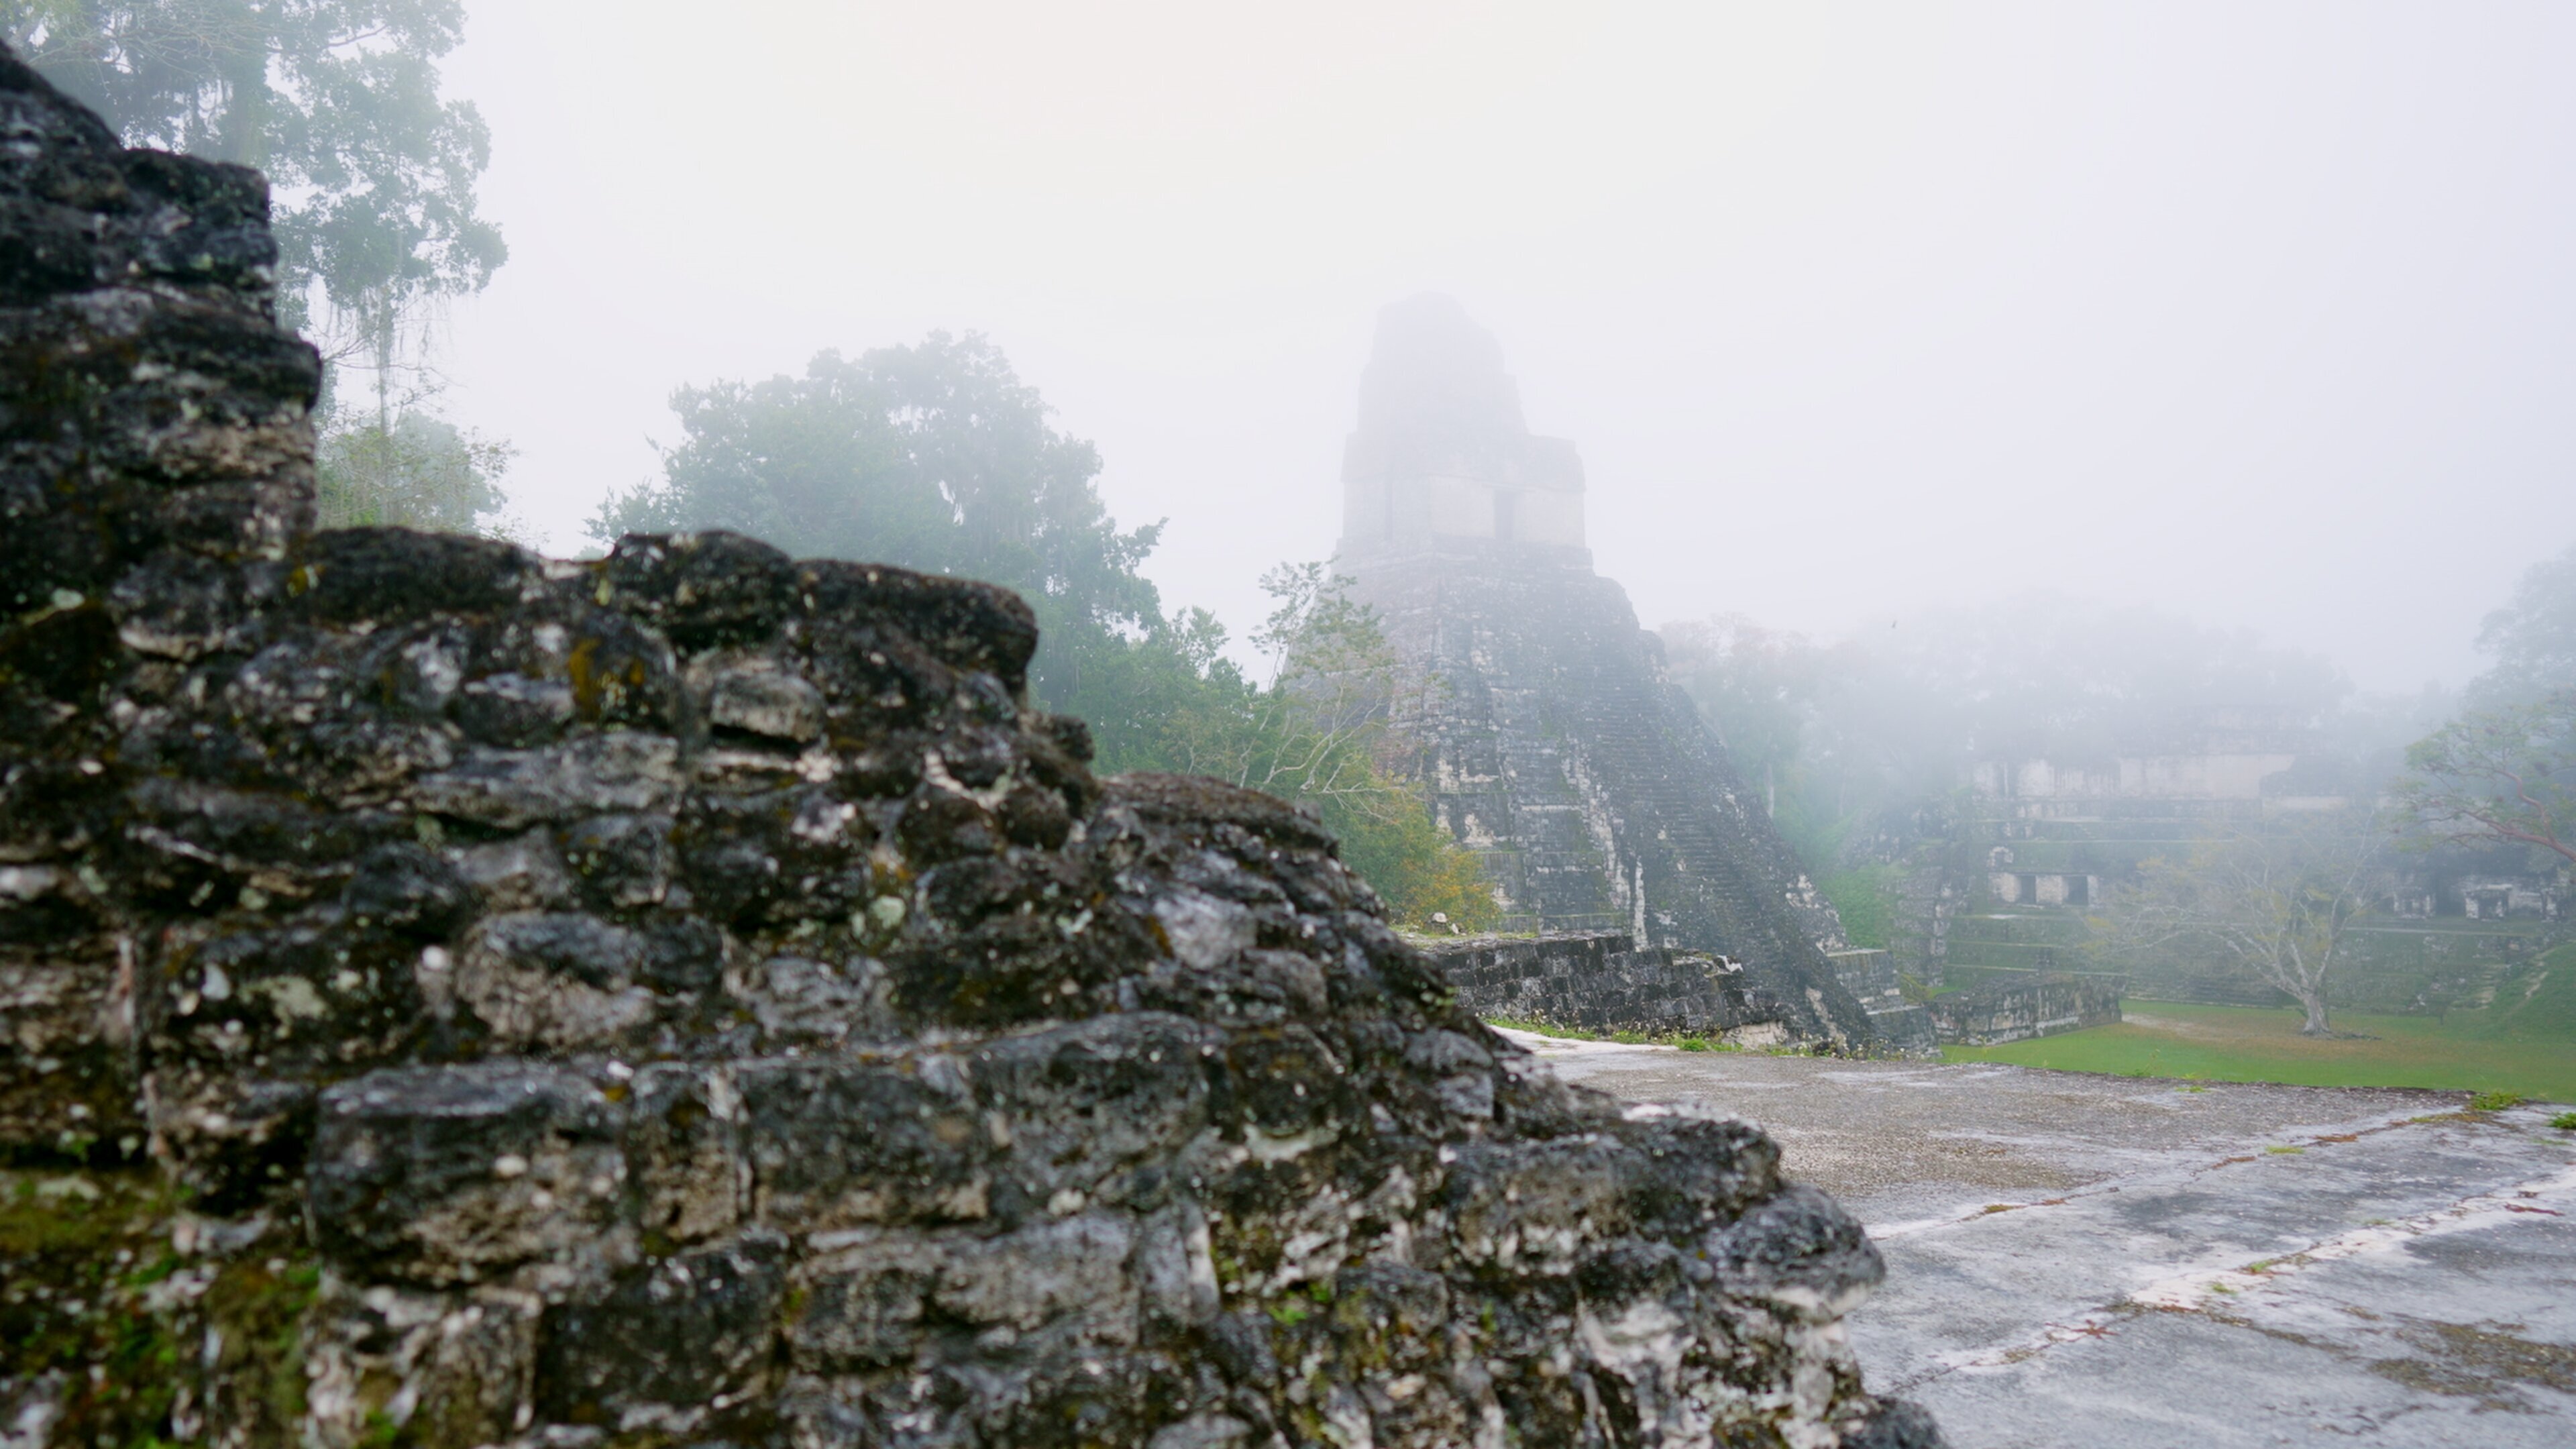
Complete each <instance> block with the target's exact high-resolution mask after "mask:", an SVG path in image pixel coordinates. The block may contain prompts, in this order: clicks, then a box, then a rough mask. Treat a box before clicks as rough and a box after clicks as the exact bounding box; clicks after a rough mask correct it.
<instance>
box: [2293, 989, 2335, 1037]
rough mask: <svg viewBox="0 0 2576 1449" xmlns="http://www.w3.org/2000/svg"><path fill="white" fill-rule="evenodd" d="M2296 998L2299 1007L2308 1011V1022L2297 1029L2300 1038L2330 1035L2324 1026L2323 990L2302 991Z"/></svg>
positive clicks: (2324, 1005)
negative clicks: (2297, 998)
mask: <svg viewBox="0 0 2576 1449" xmlns="http://www.w3.org/2000/svg"><path fill="white" fill-rule="evenodd" d="M2298 997H2299V1005H2301V1006H2304V1007H2306V1008H2307V1010H2308V1020H2307V1024H2306V1025H2304V1026H2302V1027H2300V1028H2299V1035H2301V1036H2327V1035H2330V1034H2331V1033H2330V1031H2329V1030H2328V1028H2327V1026H2326V994H2325V992H2324V991H2323V990H2315V991H2302V992H2300V993H2298Z"/></svg>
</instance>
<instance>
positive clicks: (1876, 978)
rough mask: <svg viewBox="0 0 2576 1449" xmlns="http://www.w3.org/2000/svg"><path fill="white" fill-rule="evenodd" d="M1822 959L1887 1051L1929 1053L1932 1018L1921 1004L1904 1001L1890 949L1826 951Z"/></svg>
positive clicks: (1902, 984) (1903, 991)
mask: <svg viewBox="0 0 2576 1449" xmlns="http://www.w3.org/2000/svg"><path fill="white" fill-rule="evenodd" d="M1825 959H1826V960H1828V961H1831V962H1832V963H1833V966H1834V976H1835V978H1836V979H1837V980H1839V981H1841V982H1842V984H1843V989H1844V990H1845V991H1848V992H1850V993H1851V994H1852V999H1853V1000H1855V1001H1857V1002H1859V1003H1860V1004H1861V1009H1862V1010H1863V1011H1866V1012H1868V1013H1869V1028H1870V1034H1871V1035H1872V1036H1873V1037H1874V1038H1876V1039H1877V1040H1878V1041H1879V1042H1880V1043H1881V1044H1882V1045H1883V1046H1884V1047H1885V1048H1886V1049H1888V1050H1891V1051H1901V1052H1914V1053H1929V1052H1931V1051H1932V1050H1933V1048H1934V1046H1935V1045H1936V1043H1935V1042H1934V1039H1933V1033H1932V1018H1931V1016H1930V1014H1929V1013H1927V1012H1925V1011H1924V1009H1923V1008H1922V1006H1921V1005H1919V1004H1918V1003H1916V1002H1914V1001H1911V1000H1908V999H1907V997H1906V995H1905V985H1904V983H1903V982H1902V981H1899V980H1898V979H1897V970H1896V956H1895V953H1894V952H1891V951H1885V950H1880V949H1877V948H1874V947H1863V948H1860V949H1857V950H1850V951H1830V952H1827V953H1826V956H1825Z"/></svg>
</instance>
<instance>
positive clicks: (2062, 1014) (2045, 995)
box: [1931, 972, 2125, 1046]
mask: <svg viewBox="0 0 2576 1449" xmlns="http://www.w3.org/2000/svg"><path fill="white" fill-rule="evenodd" d="M2124 987H2125V983H2124V982H2123V981H2122V980H2121V979H2120V978H2119V977H2116V976H2071V975H2061V974H2057V973H2053V972H2052V973H2044V974H2039V975H2033V976H2025V977H2019V978H2015V979H2011V980H1996V981H1989V982H1987V983H1985V984H1984V985H1980V986H1970V987H1963V988H1961V989H1960V990H1957V991H1945V992H1943V993H1942V994H1940V995H1938V996H1935V997H1933V998H1932V1001H1931V1013H1932V1023H1933V1029H1934V1030H1935V1031H1936V1032H1938V1033H1939V1034H1940V1039H1941V1041H1942V1042H1943V1043H1944V1044H1947V1045H1955V1046H2001V1045H2002V1044H2003V1043H2005V1042H2009V1041H2023V1040H2027V1039H2028V1038H2031V1037H2035V1036H2055V1035H2057V1034H2058V1033H2060V1032H2068V1031H2082V1030H2083V1029H2084V1028H2086V1027H2088V1026H2108V1025H2110V1024H2112V1023H2114V1022H2116V1021H2118V1020H2119V1019H2120V994H2121V992H2122V990H2123V989H2124Z"/></svg>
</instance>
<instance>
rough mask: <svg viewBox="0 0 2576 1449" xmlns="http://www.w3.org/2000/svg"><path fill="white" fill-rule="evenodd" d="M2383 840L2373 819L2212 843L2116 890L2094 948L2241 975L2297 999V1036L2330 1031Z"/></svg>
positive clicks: (2281, 826) (2316, 822) (2111, 955)
mask: <svg viewBox="0 0 2576 1449" xmlns="http://www.w3.org/2000/svg"><path fill="white" fill-rule="evenodd" d="M2385 843H2386V837H2385V832H2384V831H2383V830H2382V829H2380V828H2379V825H2378V822H2377V821H2376V820H2372V819H2367V818H2364V819H2345V818H2340V817H2338V816H2333V815H2328V816H2322V817H2316V818H2309V819H2300V820H2283V821H2275V822H2273V823H2271V824H2270V825H2269V826H2268V827H2267V828H2266V829H2264V830H2261V831H2259V832H2257V831H2237V832H2227V833H2222V834H2217V835H2213V836H2210V837H2208V838H2206V839H2203V840H2200V841H2198V842H2196V843H2194V844H2192V845H2191V846H2190V847H2189V848H2188V849H2187V850H2185V851H2182V852H2180V853H2178V854H2177V855H2176V856H2173V857H2163V856H2159V857H2156V858H2153V859H2150V860H2148V861H2147V862H2145V864H2144V865H2143V866H2142V867H2141V869H2140V871H2139V877H2138V879H2137V880H2136V881H2135V882H2132V883H2127V884H2123V885H2121V886H2118V887H2116V888H2114V889H2113V891H2112V893H2111V898H2110V900H2109V902H2108V903H2107V904H2106V905H2105V906H2104V908H2103V910H2102V913H2101V915H2100V916H2099V917H2098V918H2097V919H2096V925H2097V926H2099V927H2100V928H2101V929H2100V931H2099V933H2098V934H2097V935H2096V937H2095V938H2094V941H2093V943H2092V944H2093V949H2094V950H2095V951H2096V952H2097V953H2099V954H2101V955H2102V956H2104V957H2106V958H2107V959H2109V960H2110V961H2112V962H2113V963H2116V964H2128V963H2132V962H2140V961H2152V960H2158V959H2167V960H2171V959H2179V960H2184V961H2203V962H2208V963H2211V964H2215V965H2219V966H2222V967H2226V968H2228V969H2231V970H2234V971H2240V972H2243V973H2246V974H2248V975H2251V976H2252V977H2253V978H2254V979H2255V980H2257V981H2261V982H2263V983H2264V984H2265V985H2268V986H2271V987H2273V988H2274V989H2276V990H2279V991H2281V992H2283V993H2285V994H2287V995H2288V996H2290V997H2291V998H2292V999H2293V1000H2295V1001H2297V1002H2298V1003H2299V1005H2300V1007H2301V1008H2302V1009H2304V1010H2305V1012H2306V1014H2307V1020H2306V1022H2305V1024H2304V1025H2302V1026H2301V1028H2300V1030H2301V1031H2303V1032H2304V1033H2306V1034H2307V1035H2309V1036H2324V1035H2327V1034H2329V1031H2330V1025H2329V1018H2328V1014H2327V997H2328V992H2329V989H2330V987H2331V985H2332V982H2333V978H2334V973H2335V971H2336V969H2337V968H2338V967H2339V966H2340V965H2341V964H2342V957H2343V954H2344V948H2345V946H2346V945H2347V944H2348V943H2349V941H2350V938H2351V935H2352V931H2353V928H2354V927H2355V926H2357V925H2359V924H2361V922H2362V921H2363V920H2364V919H2365V918H2366V917H2367V916H2368V915H2369V914H2370V911H2371V907H2372V904H2373V899H2374V888H2375V886H2376V883H2377V876H2376V872H2377V867H2378V864H2379V859H2380V856H2381V853H2382V850H2383V848H2384V846H2385Z"/></svg>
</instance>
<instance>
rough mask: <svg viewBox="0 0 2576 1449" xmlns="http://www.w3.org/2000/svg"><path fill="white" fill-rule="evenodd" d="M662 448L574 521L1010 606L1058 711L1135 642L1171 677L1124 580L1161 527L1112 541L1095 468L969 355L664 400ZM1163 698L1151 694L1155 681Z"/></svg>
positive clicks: (1166, 642) (982, 347)
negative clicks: (857, 566) (749, 550)
mask: <svg viewBox="0 0 2576 1449" xmlns="http://www.w3.org/2000/svg"><path fill="white" fill-rule="evenodd" d="M671 406H672V409H673V411H675V412H677V413H678V414H679V417H680V431H681V439H680V442H679V443H678V444H677V445H676V446H674V447H672V448H670V449H668V450H666V451H665V452H664V454H663V459H662V469H663V472H662V477H661V479H660V480H658V481H656V482H653V483H649V484H645V485H643V486H640V487H637V488H635V489H632V490H630V491H628V492H626V493H623V494H620V495H617V496H615V497H612V498H611V499H609V500H608V502H607V503H606V504H604V505H603V506H602V507H601V509H600V511H599V513H598V514H597V515H596V516H595V517H594V518H593V519H592V520H591V524H590V533H591V536H592V537H594V538H596V539H598V540H600V541H601V542H603V543H606V542H611V541H613V540H615V539H616V538H617V537H618V536H619V535H621V534H625V533H633V532H655V531H667V530H671V529H686V528H730V529H734V530H736V531H738V532H742V533H748V534H751V535H753V536H755V537H758V538H764V539H767V540H768V541H769V542H771V543H774V544H776V545H778V546H779V547H780V548H783V549H786V550H787V551H788V552H790V553H795V554H801V555H806V556H810V557H824V558H850V559H871V560H878V561H882V562H887V563H896V564H901V565H903V566H904V567H906V568H916V569H922V570H925V571H927V572H932V573H948V574H958V575H963V576H966V577H971V578H979V579H988V580H991V581H992V582H994V583H999V584H1006V585H1008V586H1010V587H1011V588H1014V589H1017V590H1019V591H1020V593H1021V595H1022V596H1023V597H1025V598H1027V599H1028V601H1029V603H1030V606H1031V607H1032V608H1034V609H1036V610H1037V613H1038V619H1039V623H1040V625H1041V627H1042V630H1043V633H1042V634H1041V636H1040V637H1041V644H1040V648H1039V655H1038V659H1037V661H1036V663H1035V665H1034V666H1033V668H1032V684H1033V687H1034V688H1035V689H1036V691H1037V693H1038V695H1039V697H1040V698H1041V699H1043V700H1045V701H1046V702H1047V704H1048V706H1049V707H1050V708H1054V709H1059V710H1068V711H1071V710H1076V709H1078V707H1079V705H1080V704H1081V702H1082V701H1083V699H1084V698H1085V697H1086V696H1087V695H1093V696H1094V697H1096V695H1094V692H1093V691H1089V690H1086V688H1085V685H1086V678H1085V676H1086V674H1087V673H1091V672H1095V671H1104V670H1105V671H1108V672H1110V673H1112V674H1121V675H1128V674H1132V673H1133V670H1132V668H1127V669H1122V668H1121V667H1120V666H1121V665H1122V664H1124V665H1128V666H1132V665H1133V664H1134V663H1135V660H1134V659H1132V658H1129V657H1126V656H1128V655H1129V654H1130V652H1131V648H1132V646H1133V645H1135V644H1136V643H1137V642H1138V641H1140V640H1149V639H1154V638H1155V636H1157V635H1158V634H1160V635H1161V636H1162V637H1161V638H1160V640H1159V642H1158V643H1157V645H1156V648H1155V650H1154V651H1153V652H1155V653H1156V654H1157V655H1158V656H1159V657H1160V659H1161V661H1162V662H1165V663H1170V664H1174V665H1179V664H1181V663H1183V662H1185V661H1187V660H1188V659H1189V658H1191V654H1192V650H1193V649H1194V648H1195V647H1197V646H1195V645H1194V644H1193V642H1192V640H1191V639H1190V637H1189V635H1188V632H1187V630H1186V628H1184V629H1182V630H1181V631H1179V632H1178V633H1174V632H1172V630H1171V626H1169V625H1167V624H1166V623H1165V621H1164V620H1163V617H1162V610H1161V602H1160V598H1159V595H1158V594H1157V592H1156V590H1155V588H1154V585H1153V584H1152V583H1151V582H1150V581H1149V580H1147V579H1146V578H1145V577H1144V575H1143V574H1141V573H1139V572H1138V566H1139V565H1140V564H1141V563H1142V562H1143V561H1144V559H1145V557H1146V555H1147V554H1148V553H1150V552H1151V551H1152V549H1153V547H1154V544H1155V541H1156V539H1157V538H1158V537H1159V536H1160V534H1161V530H1162V525H1161V524H1159V523H1157V524H1150V525H1147V526H1146V527H1143V528H1137V529H1131V530H1126V531H1121V530H1120V529H1119V527H1118V525H1117V523H1116V521H1115V520H1114V519H1112V518H1110V516H1109V513H1108V510H1107V508H1106V507H1105V506H1104V505H1103V504H1102V502H1101V500H1100V494H1099V491H1098V488H1097V486H1096V483H1095V481H1094V480H1095V479H1096V478H1097V477H1098V475H1099V473H1100V454H1099V452H1098V451H1097V450H1096V449H1094V448H1093V447H1092V446H1091V444H1089V443H1086V442H1083V441H1081V440H1079V439H1075V438H1069V437H1066V436H1064V435H1063V434H1061V433H1059V432H1057V431H1056V430H1055V428H1054V427H1052V426H1051V425H1050V424H1049V422H1048V420H1047V418H1048V413H1049V411H1050V410H1049V409H1048V407H1047V405H1046V403H1045V400H1044V399H1042V398H1041V397H1040V396H1039V395H1038V391H1037V389H1035V388H1033V387H1030V386H1029V385H1028V384H1026V383H1023V382H1022V381H1020V379H1019V377H1018V376H1017V375H1016V374H1015V373H1014V372H1013V371H1012V370H1011V365H1010V361H1009V359H1008V358H1006V357H1004V356H1003V355H1002V352H1001V349H999V348H997V347H995V346H994V345H993V344H992V343H991V342H989V341H987V340H986V339H985V338H983V337H981V336H979V335H976V334H973V333H969V334H967V335H966V336H965V337H963V338H958V337H952V336H950V335H949V334H947V333H945V332H934V333H932V334H931V335H930V337H929V338H928V339H927V340H925V341H923V342H922V343H920V344H919V345H917V346H911V347H885V348H879V349H876V350H875V351H871V352H867V353H863V354H861V355H860V356H859V357H857V358H855V359H850V358H844V357H843V356H842V355H841V354H840V353H838V352H829V351H827V352H823V353H819V354H817V355H816V356H815V358H814V360H813V361H812V362H810V363H808V364H807V365H806V369H805V374H804V376H802V377H786V376H778V377H772V378H769V379H767V380H765V381H761V382H756V383H745V382H732V381H719V382H714V383H710V384H708V385H706V386H703V387H683V388H681V389H680V390H679V391H677V392H676V393H674V394H673V395H672V398H671ZM1166 682H1169V681H1166Z"/></svg>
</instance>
